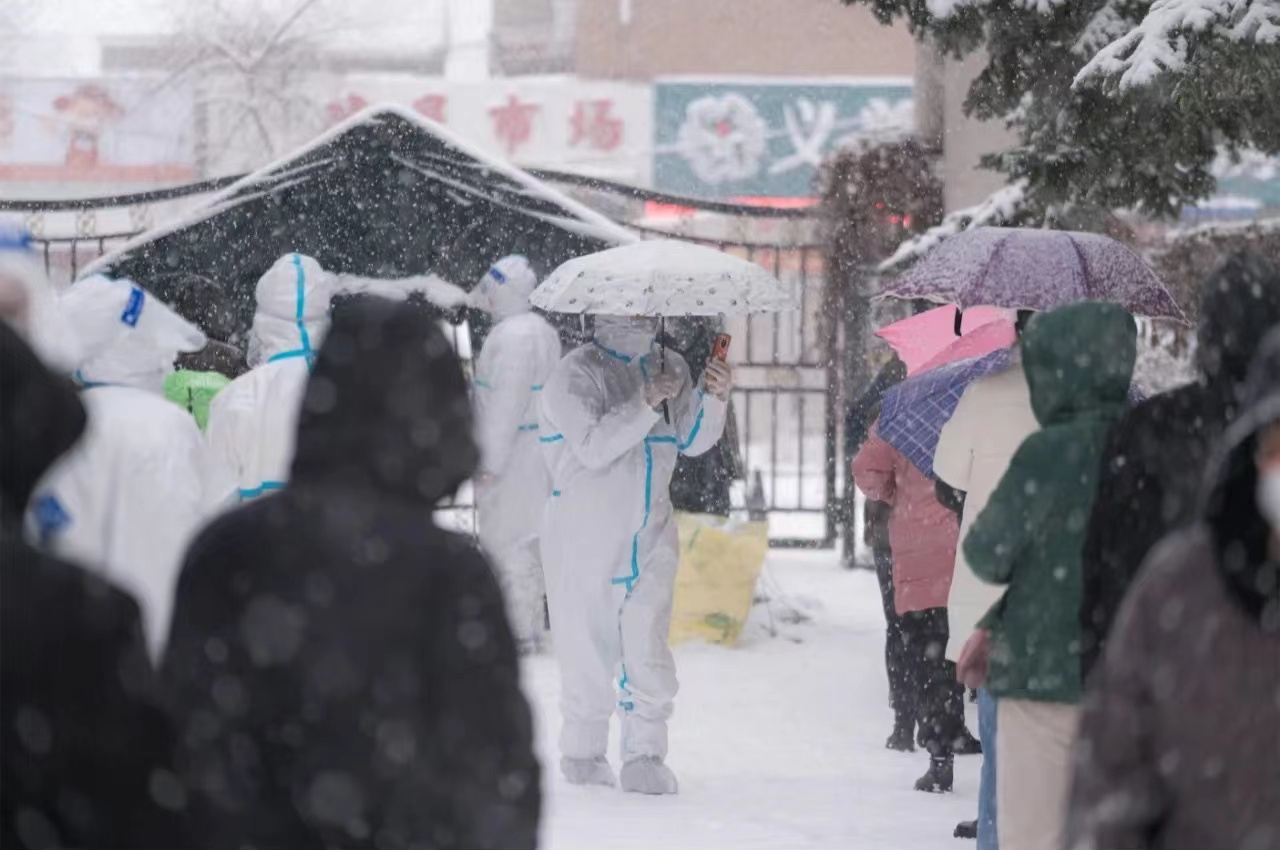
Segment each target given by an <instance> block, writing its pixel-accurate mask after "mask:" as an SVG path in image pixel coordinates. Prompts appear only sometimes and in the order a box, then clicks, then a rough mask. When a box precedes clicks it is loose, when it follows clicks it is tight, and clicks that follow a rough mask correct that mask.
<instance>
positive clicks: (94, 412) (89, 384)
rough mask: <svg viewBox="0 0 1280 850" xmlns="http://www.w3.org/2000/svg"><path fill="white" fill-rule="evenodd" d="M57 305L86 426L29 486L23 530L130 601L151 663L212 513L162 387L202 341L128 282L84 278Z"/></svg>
mask: <svg viewBox="0 0 1280 850" xmlns="http://www.w3.org/2000/svg"><path fill="white" fill-rule="evenodd" d="M59 300H60V305H59V307H60V309H61V312H62V314H63V316H64V317H65V318H66V320H67V322H68V323H69V324H70V326H71V327H72V329H73V330H74V332H75V334H76V337H77V339H78V340H79V342H80V344H81V346H82V347H83V354H84V357H85V359H84V360H83V361H82V362H81V364H80V367H79V368H78V369H76V370H75V378H76V380H77V382H78V383H80V385H81V386H82V387H84V390H83V394H82V399H83V402H84V406H85V409H86V410H87V411H88V414H89V421H88V427H87V429H86V431H85V435H84V438H83V439H82V440H81V441H80V442H79V443H78V444H76V447H75V448H73V449H72V450H71V451H70V452H68V453H67V454H66V455H64V456H63V457H62V458H61V459H60V460H59V461H58V462H57V463H56V464H54V466H53V467H52V468H51V469H50V470H49V472H48V473H47V474H46V475H45V477H44V479H43V480H42V481H41V482H40V484H39V485H38V486H37V487H36V491H35V495H34V497H33V498H32V502H31V506H30V509H29V517H28V518H29V525H28V527H29V528H31V529H32V531H33V533H34V534H35V535H36V536H37V538H38V540H37V541H36V542H38V543H39V544H40V545H41V546H44V547H47V548H49V549H51V550H52V551H54V552H56V553H57V554H58V555H60V556H62V557H64V558H66V559H68V560H71V561H75V562H78V563H80V564H82V565H84V566H86V567H88V568H90V569H97V570H100V571H101V572H103V573H104V574H106V575H108V576H110V577H111V579H112V580H113V581H115V582H117V583H118V584H119V585H121V586H122V587H124V588H126V589H127V590H129V591H130V592H131V593H133V594H134V595H135V596H136V597H137V598H138V601H139V602H140V603H141V607H142V614H143V625H144V628H145V629H146V638H147V645H148V647H149V648H150V650H151V652H152V655H153V657H156V656H158V653H159V651H160V649H161V648H162V647H163V645H164V642H165V639H166V638H167V636H168V630H169V616H170V613H171V610H172V600H173V593H174V590H175V586H176V583H177V578H178V574H179V571H180V570H181V567H182V558H183V555H184V553H185V551H186V547H187V544H188V543H189V542H190V540H191V538H192V537H193V536H194V534H195V533H196V531H198V530H199V527H200V526H201V525H202V524H203V522H204V521H205V520H206V519H208V518H209V516H210V514H211V513H212V511H213V508H214V505H213V504H212V500H213V496H212V494H210V493H209V492H208V491H207V489H206V486H205V485H206V481H207V480H208V479H209V478H210V477H211V469H210V462H211V459H210V456H209V454H208V450H207V449H206V447H205V444H204V439H203V437H202V436H201V434H200V429H199V428H198V427H196V424H195V420H193V419H192V418H191V416H190V414H188V413H187V412H186V411H185V410H183V409H182V408H181V407H178V406H177V405H175V404H173V403H172V402H170V401H168V400H166V399H165V397H164V394H163V393H164V379H165V377H166V376H167V375H168V374H169V373H170V372H172V371H173V361H174V359H175V358H176V357H177V355H178V354H179V352H188V351H199V350H200V349H201V348H202V347H203V346H204V345H205V342H206V340H205V337H204V334H203V333H201V332H200V330H199V329H198V328H196V327H194V326H193V325H191V324H188V323H187V322H186V321H185V320H183V319H182V318H181V317H179V316H178V315H177V314H176V313H174V312H173V311H172V310H170V309H169V308H168V307H167V306H166V305H165V304H163V303H162V302H161V301H159V300H158V299H156V298H154V297H152V296H151V295H150V294H149V293H147V292H146V291H145V290H143V289H142V288H141V287H139V286H137V285H136V284H134V283H133V282H131V281H127V280H110V279H108V278H106V277H102V276H95V277H91V278H88V279H85V280H82V281H80V282H78V283H76V284H73V285H72V286H71V287H70V289H68V290H67V291H66V292H65V293H64V294H63V295H62V297H61V298H60V299H59Z"/></svg>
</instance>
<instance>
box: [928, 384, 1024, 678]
mask: <svg viewBox="0 0 1280 850" xmlns="http://www.w3.org/2000/svg"><path fill="white" fill-rule="evenodd" d="M1038 430H1040V423H1039V422H1037V421H1036V417H1035V414H1034V413H1033V412H1032V410H1031V395H1030V392H1029V390H1028V389H1027V378H1026V375H1025V374H1024V373H1023V371H1022V366H1021V364H1020V363H1019V364H1015V365H1014V366H1012V367H1010V368H1009V369H1007V370H1005V371H1003V372H999V373H997V374H994V375H988V376H986V377H984V378H980V379H978V380H977V381H974V382H973V383H972V384H970V385H969V387H968V389H966V390H965V393H964V396H963V397H962V398H961V399H960V404H959V406H957V407H956V411H955V414H954V415H952V417H951V420H950V421H949V422H947V424H946V426H945V427H943V429H942V436H941V438H940V439H939V440H938V448H937V451H936V453H935V455H934V458H933V470H934V472H935V474H937V476H938V478H940V479H942V481H944V482H946V483H947V484H949V485H950V486H952V487H954V488H956V489H958V490H963V491H965V494H966V496H965V502H964V514H963V515H962V517H961V522H960V542H961V545H960V547H959V548H958V550H957V552H956V565H955V574H954V577H953V578H952V581H951V594H950V597H949V598H948V601H947V609H948V610H947V614H948V617H949V619H950V626H951V639H950V640H948V641H947V658H949V659H951V660H952V661H954V660H956V659H957V658H958V657H959V654H960V650H961V649H962V648H963V647H964V643H965V641H966V640H968V638H969V635H971V634H972V633H973V631H974V629H975V627H976V626H977V624H978V621H979V620H981V619H982V617H983V616H984V615H985V614H986V613H987V611H989V610H990V609H991V606H992V605H994V604H995V603H996V602H997V601H998V600H999V599H1000V596H1001V594H1002V593H1003V592H1004V588H1001V587H996V586H995V585H990V584H986V583H984V582H982V581H981V580H979V579H978V577H977V576H975V575H974V574H973V570H971V569H970V568H969V565H968V563H967V562H966V561H965V559H964V545H963V544H964V539H965V537H966V536H967V535H968V534H969V529H970V528H971V527H972V526H973V522H974V520H975V519H977V517H978V515H979V514H980V513H982V509H983V508H985V507H986V506H987V501H988V500H989V499H990V498H991V493H992V492H993V491H994V490H995V488H996V485H997V484H999V483H1000V479H1001V478H1003V477H1004V473H1005V470H1007V469H1008V468H1009V462H1010V461H1011V460H1012V459H1013V455H1014V453H1015V452H1016V451H1017V450H1018V447H1019V446H1021V445H1022V442H1023V440H1025V439H1026V438H1027V437H1029V436H1030V435H1031V434H1033V433H1034V432H1036V431H1038Z"/></svg>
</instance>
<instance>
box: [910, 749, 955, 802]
mask: <svg viewBox="0 0 1280 850" xmlns="http://www.w3.org/2000/svg"><path fill="white" fill-rule="evenodd" d="M954 761H955V759H954V757H953V756H949V755H946V756H929V772H928V773H926V774H925V775H924V776H922V777H920V778H919V779H917V780H916V790H917V791H924V792H925V793H927V794H945V793H947V792H949V791H950V790H951V785H952V783H953V782H954V781H955V769H954Z"/></svg>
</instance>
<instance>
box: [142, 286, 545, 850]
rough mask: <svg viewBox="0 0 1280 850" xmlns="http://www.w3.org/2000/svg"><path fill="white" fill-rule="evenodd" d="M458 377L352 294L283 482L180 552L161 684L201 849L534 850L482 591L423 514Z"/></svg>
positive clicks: (478, 569)
mask: <svg viewBox="0 0 1280 850" xmlns="http://www.w3.org/2000/svg"><path fill="white" fill-rule="evenodd" d="M477 462H478V450H477V448H476V446H475V444H474V442H473V440H472V427H471V411H470V407H469V404H468V400H467V388H466V383H465V380H464V378H463V374H462V369H461V366H460V365H459V363H458V360H457V357H456V356H455V355H454V353H453V351H452V350H451V348H450V346H449V343H448V341H447V340H446V339H445V337H444V335H443V333H442V332H441V331H440V330H439V329H438V328H437V327H436V326H435V325H434V323H433V322H431V321H428V320H426V319H425V318H424V317H423V315H422V314H421V312H420V311H418V310H416V309H415V308H414V307H413V306H412V305H410V304H398V305H397V304H393V303H391V302H389V301H385V300H382V299H378V298H373V297H366V298H358V299H351V300H349V301H346V302H344V303H343V304H341V305H339V306H337V307H335V310H334V314H333V325H332V328H331V330H330V332H329V335H328V338H327V339H326V340H325V343H324V345H323V348H322V349H321V351H320V354H319V357H318V360H317V362H316V366H315V371H314V373H313V374H312V376H311V378H310V381H309V384H308V385H307V389H306V394H305V401H304V402H303V407H302V411H301V418H300V424H299V427H298V437H297V452H296V456H295V459H294V462H293V468H292V473H291V476H290V480H289V483H288V485H287V486H286V487H285V488H284V489H283V490H282V491H280V492H279V493H276V494H272V495H268V496H265V497H263V498H261V499H259V500H256V501H254V502H252V503H249V504H246V505H244V506H242V507H241V508H239V509H238V510H236V511H233V512H231V513H229V514H227V515H226V516H224V517H223V518H221V519H220V520H218V521H217V522H215V523H214V524H213V525H211V526H210V527H209V528H208V529H207V530H206V531H205V532H204V534H202V535H201V537H200V538H199V539H198V540H197V541H196V542H195V544H194V545H193V547H192V549H191V551H190V553H189V555H188V559H187V563H186V565H185V567H184V570H183V573H182V577H181V580H180V584H179V588H178V595H177V601H176V605H175V614H174V629H173V632H172V635H171V639H170V643H169V647H168V652H167V654H166V656H165V661H164V665H163V668H162V674H163V679H164V683H165V685H166V687H167V690H168V692H169V694H170V696H171V698H172V700H173V704H174V708H175V710H176V711H177V713H178V716H179V719H180V722H181V727H180V728H181V732H182V735H183V740H182V750H181V753H182V756H183V764H182V767H183V771H184V775H185V777H186V778H187V779H188V781H189V783H190V784H191V786H192V791H193V793H195V794H197V795H198V796H199V798H200V800H201V802H202V803H203V804H207V806H208V808H209V811H210V813H211V816H210V817H209V819H208V821H207V822H205V823H203V824H202V825H201V835H202V837H203V838H204V839H205V840H206V841H207V843H208V844H209V845H210V846H217V847H224V846H243V845H246V844H251V845H253V846H256V847H260V848H271V847H279V848H303V847H334V846H346V847H374V846H377V847H409V846H414V847H419V846H421V847H463V848H487V847H532V846H534V845H535V844H536V841H537V829H538V819H539V807H540V772H539V766H538V762H537V760H536V759H535V757H534V755H533V751H532V740H533V730H532V721H531V716H530V711H529V706H528V704H527V702H526V701H525V698H524V695H523V694H522V693H521V690H520V685H519V677H518V669H517V657H516V647H515V642H514V640H513V638H512V635H511V631H510V628H509V627H508V624H507V620H506V616H505V613H504V610H503V600H502V596H501V592H500V590H499V588H498V584H497V582H496V580H495V578H494V575H493V573H492V571H491V569H490V567H489V564H488V563H486V561H485V559H484V557H483V556H482V555H481V554H480V553H479V551H478V550H477V549H476V548H475V546H474V545H473V544H472V542H471V541H470V540H469V539H467V538H464V537H462V536H459V535H456V534H451V533H449V532H446V531H444V530H442V529H440V528H439V527H437V526H436V525H435V524H433V522H432V511H433V509H434V507H435V506H436V504H437V503H438V502H439V501H440V500H441V499H442V498H444V497H445V496H447V495H449V494H452V493H453V492H454V491H455V490H456V489H457V488H458V486H459V485H460V484H461V483H462V482H463V481H465V480H466V479H467V478H468V477H469V476H470V475H471V474H472V473H473V472H474V470H475V468H476V464H477Z"/></svg>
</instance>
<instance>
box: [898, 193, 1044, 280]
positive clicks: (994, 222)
mask: <svg viewBox="0 0 1280 850" xmlns="http://www.w3.org/2000/svg"><path fill="white" fill-rule="evenodd" d="M1026 202H1027V187H1026V184H1025V183H1015V184H1014V185H1012V186H1005V187H1004V188H1003V189H1000V190H998V191H996V192H995V193H993V194H992V195H990V196H989V197H988V198H987V199H986V200H984V201H983V202H982V203H980V204H977V205H976V206H972V207H966V208H965V209H962V210H956V211H955V212H953V213H950V214H948V215H947V216H946V217H945V218H944V219H943V220H942V223H941V224H939V225H937V226H936V227H931V228H929V229H928V230H926V231H925V232H924V233H921V234H920V235H918V236H914V237H912V238H911V239H908V240H907V241H906V242H903V243H902V244H901V245H899V246H898V250H897V251H895V252H894V253H893V256H891V257H889V259H887V260H885V261H884V262H883V263H881V264H880V267H879V271H881V272H890V271H894V270H895V269H897V268H899V267H901V266H903V265H906V264H907V263H910V262H912V261H914V260H918V259H919V258H921V257H923V256H924V255H925V254H927V253H929V252H930V251H932V250H933V249H934V248H936V247H937V246H938V245H939V244H940V243H941V242H942V241H943V240H945V239H948V238H950V237H952V236H955V235H956V234H957V233H960V232H961V231H964V230H971V229H973V228H976V227H994V226H999V225H1006V224H1012V223H1013V222H1015V221H1017V220H1018V218H1019V217H1020V216H1021V215H1022V213H1024V212H1025V211H1026Z"/></svg>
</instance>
